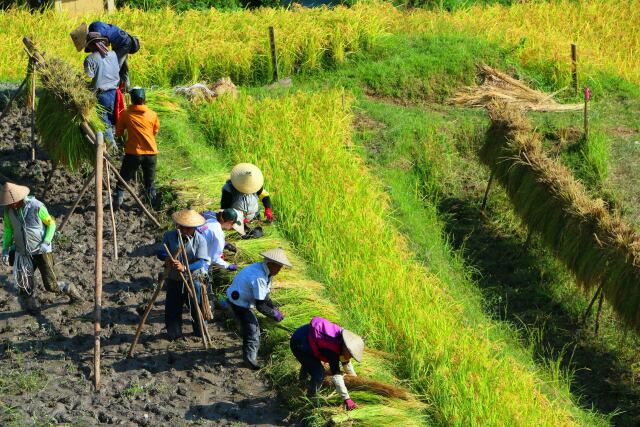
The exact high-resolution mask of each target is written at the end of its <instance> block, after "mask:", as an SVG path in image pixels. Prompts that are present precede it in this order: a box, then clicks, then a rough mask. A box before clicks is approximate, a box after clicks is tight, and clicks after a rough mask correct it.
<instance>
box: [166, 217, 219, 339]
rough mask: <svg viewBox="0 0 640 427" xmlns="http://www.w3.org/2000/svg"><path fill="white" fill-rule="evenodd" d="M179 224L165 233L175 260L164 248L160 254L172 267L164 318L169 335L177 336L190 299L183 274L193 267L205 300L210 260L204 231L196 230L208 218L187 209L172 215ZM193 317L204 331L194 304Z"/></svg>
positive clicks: (196, 331) (196, 330)
mask: <svg viewBox="0 0 640 427" xmlns="http://www.w3.org/2000/svg"><path fill="white" fill-rule="evenodd" d="M171 217H172V218H173V221H174V222H175V224H176V230H170V231H167V232H166V233H164V237H163V238H162V243H163V245H167V247H168V248H169V250H170V251H171V255H172V256H173V258H174V260H175V261H171V257H170V256H169V254H167V252H166V251H165V249H164V246H162V248H160V250H159V251H158V258H159V259H160V260H162V261H164V262H165V266H166V267H168V268H169V273H168V276H167V277H166V279H165V285H164V286H165V290H166V292H167V296H166V303H165V309H164V321H165V325H166V327H167V335H168V336H169V339H171V340H175V339H177V338H179V337H180V336H182V307H183V305H184V303H185V302H186V301H188V300H189V294H188V292H187V289H185V286H186V285H185V284H184V283H183V281H182V278H181V277H180V273H183V276H184V277H185V278H186V277H187V276H186V275H187V274H188V273H187V268H188V269H189V270H190V271H191V274H192V276H193V282H194V285H195V288H196V289H195V290H196V295H197V298H198V304H200V303H201V302H202V291H201V289H202V286H201V278H202V277H203V276H204V274H206V265H207V263H208V262H209V256H208V255H207V242H206V241H205V240H204V237H203V236H202V235H201V234H200V233H196V228H197V227H200V226H202V225H203V224H204V218H203V217H202V215H200V214H199V213H198V212H196V211H194V210H192V209H184V210H181V211H179V212H176V213H174V214H173V215H172V216H171ZM178 230H179V231H180V233H181V234H182V239H183V240H184V246H185V250H186V252H187V259H186V260H185V259H184V257H183V256H182V254H181V252H179V251H178V250H179V238H178ZM191 318H192V320H193V333H194V334H195V335H197V336H199V335H201V333H200V332H201V331H200V326H199V323H198V321H197V314H196V308H195V307H194V306H191Z"/></svg>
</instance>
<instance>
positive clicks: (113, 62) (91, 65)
mask: <svg viewBox="0 0 640 427" xmlns="http://www.w3.org/2000/svg"><path fill="white" fill-rule="evenodd" d="M106 42H107V39H106V38H105V37H102V36H101V35H100V33H96V32H92V33H88V34H87V44H86V47H85V48H84V51H85V52H87V53H90V55H87V57H86V58H85V59H84V73H85V75H86V76H87V77H88V78H89V79H91V81H90V83H89V85H90V87H91V89H93V90H94V91H95V92H96V96H97V97H98V104H100V105H101V106H102V109H103V111H102V114H101V118H102V121H103V122H104V124H105V125H106V127H107V128H106V130H105V136H106V138H107V141H108V142H109V144H111V145H113V144H114V140H113V127H114V126H115V118H114V108H115V104H116V89H117V88H118V83H119V81H120V76H119V74H118V73H119V72H120V67H119V66H118V57H117V56H116V54H115V52H114V51H112V50H109V48H108V47H107V46H106V44H105V43H106Z"/></svg>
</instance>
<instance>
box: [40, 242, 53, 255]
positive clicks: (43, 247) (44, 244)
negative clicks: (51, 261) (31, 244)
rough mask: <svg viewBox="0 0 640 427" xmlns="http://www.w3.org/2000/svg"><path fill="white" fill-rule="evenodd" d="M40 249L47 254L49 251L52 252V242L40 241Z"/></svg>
mask: <svg viewBox="0 0 640 427" xmlns="http://www.w3.org/2000/svg"><path fill="white" fill-rule="evenodd" d="M40 251H41V252H42V253H43V254H46V253H48V252H51V243H47V242H42V243H40Z"/></svg>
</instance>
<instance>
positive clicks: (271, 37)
mask: <svg viewBox="0 0 640 427" xmlns="http://www.w3.org/2000/svg"><path fill="white" fill-rule="evenodd" d="M269 44H270V45H271V67H272V68H273V81H274V82H277V81H278V80H279V78H278V57H277V56H276V33H275V30H274V29H273V27H269Z"/></svg>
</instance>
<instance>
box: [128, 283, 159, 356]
mask: <svg viewBox="0 0 640 427" xmlns="http://www.w3.org/2000/svg"><path fill="white" fill-rule="evenodd" d="M165 273H166V272H165ZM165 276H166V274H163V273H160V274H158V286H156V290H155V291H154V292H153V295H152V296H151V299H150V300H149V303H148V304H147V308H146V309H145V310H144V314H143V315H142V319H140V323H139V324H138V329H136V335H135V336H134V337H133V342H132V343H131V347H129V352H128V353H127V357H132V356H133V350H134V349H135V347H136V344H137V343H138V339H139V338H140V334H142V328H143V327H144V323H145V322H146V321H147V317H148V316H149V313H150V312H151V309H152V308H153V303H155V302H156V299H157V298H158V295H159V294H160V291H161V290H162V287H163V285H164V278H165Z"/></svg>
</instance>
